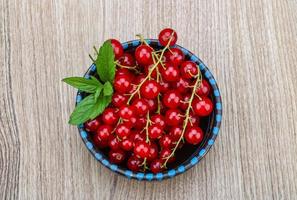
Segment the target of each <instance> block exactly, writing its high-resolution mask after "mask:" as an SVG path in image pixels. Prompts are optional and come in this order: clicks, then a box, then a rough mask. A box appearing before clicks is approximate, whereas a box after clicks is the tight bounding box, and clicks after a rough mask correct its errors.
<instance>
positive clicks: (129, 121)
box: [124, 116, 137, 128]
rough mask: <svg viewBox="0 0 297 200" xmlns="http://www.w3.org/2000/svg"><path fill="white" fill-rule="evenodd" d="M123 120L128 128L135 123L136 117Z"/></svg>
mask: <svg viewBox="0 0 297 200" xmlns="http://www.w3.org/2000/svg"><path fill="white" fill-rule="evenodd" d="M124 121H125V123H126V124H127V125H128V126H129V127H130V128H133V127H134V126H135V125H136V122H137V118H136V117H135V116H132V117H130V118H129V119H124Z"/></svg>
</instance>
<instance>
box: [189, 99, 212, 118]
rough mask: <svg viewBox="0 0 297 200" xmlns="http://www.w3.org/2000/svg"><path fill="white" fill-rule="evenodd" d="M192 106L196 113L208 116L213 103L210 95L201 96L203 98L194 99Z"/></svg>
mask: <svg viewBox="0 0 297 200" xmlns="http://www.w3.org/2000/svg"><path fill="white" fill-rule="evenodd" d="M192 107H193V110H194V112H195V114H196V115H198V116H200V117H206V116H208V115H210V114H211V112H212V110H213V103H212V101H211V100H210V99H209V98H208V97H201V99H198V98H197V99H194V101H193V103H192Z"/></svg>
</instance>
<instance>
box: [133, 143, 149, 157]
mask: <svg viewBox="0 0 297 200" xmlns="http://www.w3.org/2000/svg"><path fill="white" fill-rule="evenodd" d="M149 152H150V145H149V144H148V143H146V142H137V143H136V144H135V147H134V154H135V155H136V156H137V157H139V158H147V157H148V156H149Z"/></svg>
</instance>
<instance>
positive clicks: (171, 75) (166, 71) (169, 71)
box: [160, 63, 180, 82]
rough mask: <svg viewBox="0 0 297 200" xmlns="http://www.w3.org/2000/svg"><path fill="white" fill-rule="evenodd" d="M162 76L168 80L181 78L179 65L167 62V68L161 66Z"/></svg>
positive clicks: (173, 80) (172, 80)
mask: <svg viewBox="0 0 297 200" xmlns="http://www.w3.org/2000/svg"><path fill="white" fill-rule="evenodd" d="M160 73H161V75H162V78H163V79H164V80H165V81H168V82H175V81H178V79H179V77H180V76H179V70H178V68H177V67H175V66H174V65H172V64H170V63H165V68H163V67H161V68H160Z"/></svg>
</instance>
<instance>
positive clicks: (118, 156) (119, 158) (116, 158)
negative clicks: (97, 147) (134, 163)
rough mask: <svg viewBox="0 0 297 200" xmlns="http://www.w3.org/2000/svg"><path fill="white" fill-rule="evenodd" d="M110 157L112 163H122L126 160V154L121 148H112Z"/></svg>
mask: <svg viewBox="0 0 297 200" xmlns="http://www.w3.org/2000/svg"><path fill="white" fill-rule="evenodd" d="M108 157H109V161H110V162H111V163H114V164H119V163H121V162H123V161H124V160H125V158H126V154H125V152H124V151H123V150H121V149H117V150H110V152H109V154H108Z"/></svg>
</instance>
